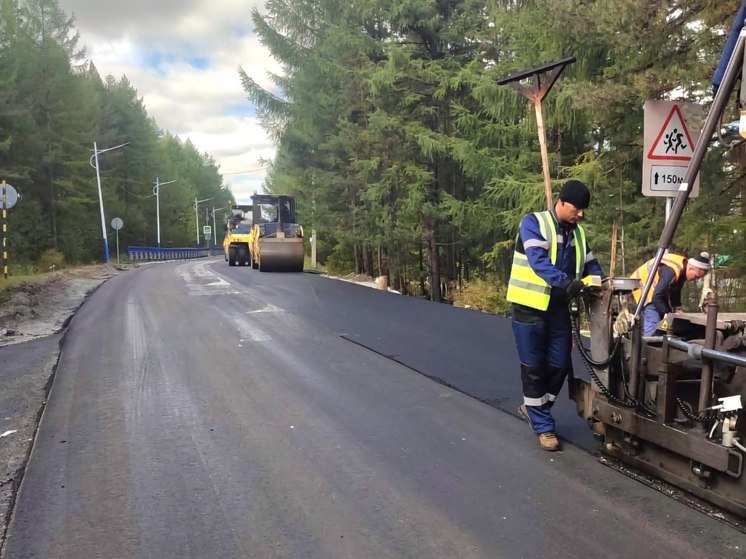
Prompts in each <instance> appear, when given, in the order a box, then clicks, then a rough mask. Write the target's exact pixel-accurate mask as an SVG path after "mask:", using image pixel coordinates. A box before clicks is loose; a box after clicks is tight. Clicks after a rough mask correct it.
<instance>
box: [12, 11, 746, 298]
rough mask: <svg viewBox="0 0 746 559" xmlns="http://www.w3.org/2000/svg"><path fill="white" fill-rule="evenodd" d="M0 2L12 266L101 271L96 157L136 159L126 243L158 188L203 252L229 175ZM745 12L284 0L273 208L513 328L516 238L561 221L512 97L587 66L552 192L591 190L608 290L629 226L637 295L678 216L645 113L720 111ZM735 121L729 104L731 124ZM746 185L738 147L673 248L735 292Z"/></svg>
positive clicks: (708, 173) (261, 29)
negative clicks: (647, 151)
mask: <svg viewBox="0 0 746 559" xmlns="http://www.w3.org/2000/svg"><path fill="white" fill-rule="evenodd" d="M0 1H1V4H0V5H1V6H2V10H1V11H0V26H2V29H1V30H0V31H1V32H2V34H1V35H0V173H1V174H2V177H0V178H4V179H6V180H7V181H8V182H9V183H11V184H13V185H14V187H15V188H16V189H17V190H18V191H19V192H20V193H21V195H22V199H21V201H20V202H19V204H18V205H17V206H16V207H15V208H14V209H13V210H11V211H12V217H11V225H12V226H11V228H10V235H9V238H10V244H11V246H12V250H13V254H14V260H15V261H16V262H34V261H36V260H38V259H39V257H40V256H41V255H42V254H44V253H45V251H47V250H50V249H52V250H55V251H59V252H60V253H61V254H63V255H64V257H65V259H66V260H68V261H70V262H88V261H91V260H100V259H101V257H102V249H101V229H100V228H101V223H100V218H99V207H98V199H97V190H96V181H95V172H94V170H93V169H92V168H91V166H90V163H89V160H90V157H91V155H92V148H93V142H94V141H95V142H97V145H98V146H99V148H100V149H103V148H106V147H110V146H115V145H119V144H122V143H125V142H129V143H128V145H127V146H126V147H124V148H122V149H117V150H114V151H111V152H107V153H105V154H103V155H102V156H101V157H100V169H101V177H102V185H103V197H104V203H105V207H106V216H107V221H110V220H111V218H112V217H115V216H117V217H121V218H122V219H123V220H124V223H125V226H124V229H123V230H122V231H121V234H120V242H121V243H122V244H123V245H124V246H127V245H132V244H138V245H139V244H142V245H152V244H154V242H155V236H156V230H155V229H156V225H155V211H156V209H155V200H154V198H153V191H152V189H153V183H154V181H155V179H156V177H159V178H160V180H161V181H167V180H176V183H174V184H172V185H169V186H168V187H166V188H164V189H163V190H162V192H161V210H162V211H161V237H162V241H163V245H164V246H168V245H171V246H179V245H181V246H190V245H192V244H193V243H194V236H195V230H194V227H195V223H194V207H193V203H194V199H195V197H198V198H200V199H203V198H213V199H214V200H215V206H216V207H219V206H225V205H227V204H228V203H229V200H230V199H231V193H230V191H229V190H228V189H227V188H225V186H224V185H223V181H222V177H221V175H220V173H219V169H218V167H217V165H216V164H215V162H214V161H213V160H212V159H211V157H210V156H209V155H207V154H204V153H200V152H199V151H198V150H197V149H196V148H195V147H194V146H193V145H192V144H190V143H189V142H186V143H182V142H181V141H180V140H179V139H178V138H176V137H174V136H172V135H170V134H169V133H167V132H164V131H162V130H160V129H159V127H158V125H157V123H156V122H155V121H154V120H153V118H151V117H150V116H148V114H147V112H146V110H145V107H144V105H143V102H142V100H141V99H140V98H139V97H138V93H137V90H136V86H135V85H134V84H131V83H130V82H129V81H128V80H127V78H126V77H119V78H114V77H112V76H108V77H105V78H102V77H101V76H100V75H99V74H98V72H97V71H96V68H95V61H91V60H88V59H87V58H86V54H85V51H84V49H83V48H82V47H81V38H80V37H79V36H78V34H77V33H76V31H75V28H74V20H73V19H72V18H71V17H69V16H68V15H67V14H65V13H64V12H63V11H62V10H61V9H60V8H59V6H58V4H57V2H56V0H25V1H20V0H0ZM739 4H740V2H739V0H354V1H353V2H349V1H347V2H340V1H339V0H313V1H310V0H268V1H267V2H266V4H265V5H264V6H263V8H262V9H261V10H254V12H253V13H252V14H251V16H250V17H251V19H252V21H253V24H254V27H255V30H256V32H257V33H258V35H259V38H260V39H261V41H262V43H263V44H264V45H265V46H266V47H267V48H268V50H269V51H270V52H271V54H272V56H273V57H274V58H275V59H276V60H277V61H279V62H280V64H281V68H282V71H281V72H279V73H277V74H276V75H273V76H271V78H272V80H273V82H274V87H273V88H272V89H270V90H265V89H262V88H261V87H260V86H259V85H258V82H259V81H260V80H259V79H258V76H251V75H248V74H247V73H245V72H244V71H243V70H240V69H239V72H238V74H237V76H236V79H240V80H241V81H242V83H243V86H244V88H245V90H246V92H247V103H249V102H251V103H253V104H254V105H255V106H256V107H257V108H258V112H259V115H260V118H261V122H262V124H263V125H264V126H265V128H266V129H267V131H268V132H269V133H270V134H271V136H272V138H273V139H274V140H275V142H276V145H277V154H276V156H275V159H274V160H273V161H272V164H271V166H270V169H269V174H268V176H267V180H266V189H267V190H269V191H272V192H276V193H281V194H292V195H295V196H296V197H297V198H298V208H299V216H300V221H301V223H302V224H303V225H304V227H305V228H306V230H307V231H310V230H311V229H315V230H316V232H317V240H318V256H319V260H320V261H321V262H322V263H323V264H326V265H327V266H328V267H329V268H330V269H332V270H336V271H343V272H349V271H355V272H358V273H363V274H366V275H370V276H379V275H388V276H389V277H390V283H391V285H392V286H394V287H396V288H398V289H401V290H403V291H405V292H408V293H412V294H418V295H424V296H427V297H430V298H432V299H434V300H440V301H452V300H453V298H454V297H455V295H456V293H457V292H458V291H459V288H460V287H461V286H463V285H465V284H467V283H471V284H474V283H475V282H486V283H487V284H488V285H489V286H490V290H491V293H492V297H493V300H494V301H496V303H495V304H494V305H493V306H495V307H499V301H501V300H502V298H501V296H500V294H501V289H502V286H504V284H505V281H506V279H507V275H508V271H509V267H510V258H511V248H512V244H513V242H514V239H515V234H516V230H517V225H518V222H519V220H520V218H521V217H522V215H523V214H524V213H525V212H527V211H531V210H540V209H543V208H544V206H545V202H544V193H543V177H542V165H541V157H540V150H539V141H538V136H537V129H536V119H535V115H534V109H533V106H532V104H531V103H530V102H528V101H527V100H526V99H525V98H524V97H523V96H521V95H520V94H519V93H518V92H516V91H515V90H514V89H512V88H510V87H507V86H500V85H497V82H498V80H499V79H500V78H502V77H505V76H507V75H510V74H513V73H515V72H518V71H522V70H526V69H529V68H534V67H537V66H540V65H542V64H546V63H548V62H552V61H555V60H560V59H562V58H565V57H568V56H573V57H575V59H576V61H575V62H574V63H572V64H570V65H569V66H567V68H566V69H565V70H564V72H563V73H562V75H561V77H560V78H559V80H558V81H557V83H556V84H555V85H554V87H553V89H552V90H551V92H550V94H549V95H548V96H547V98H546V99H545V101H544V103H543V105H544V118H545V121H546V129H547V140H548V147H549V164H550V169H551V176H552V181H553V188H554V191H555V192H557V191H558V190H559V187H560V185H561V184H562V182H563V181H564V180H566V179H568V178H571V177H574V178H579V179H581V180H583V181H585V182H586V183H587V184H588V185H589V186H590V188H591V190H592V193H593V202H592V206H591V208H590V210H589V212H588V215H587V220H586V227H587V229H588V231H589V236H590V240H591V246H592V248H593V251H594V253H595V254H596V255H597V256H598V257H599V259H600V261H601V262H602V264H603V265H604V267H605V268H607V269H608V268H609V264H610V263H609V256H610V254H611V231H612V226H613V224H614V223H616V225H617V227H618V230H619V236H618V246H617V255H618V258H617V262H616V266H615V268H616V273H617V274H620V273H627V274H628V273H630V272H631V271H632V270H633V269H634V268H635V267H636V266H637V265H639V264H640V263H641V262H642V261H643V260H644V259H645V258H646V257H648V256H649V255H651V254H652V253H653V252H654V250H655V247H656V242H657V240H658V237H659V234H660V232H661V230H662V228H663V222H664V215H665V211H664V207H665V200H664V199H662V198H645V197H643V196H642V194H641V175H642V161H643V149H642V145H643V103H644V102H645V101H646V100H648V99H684V100H687V101H692V102H698V103H701V104H703V105H705V106H707V105H708V104H709V103H711V101H712V87H711V85H710V79H711V76H712V73H713V70H714V68H715V66H716V65H717V62H718V59H719V57H720V55H721V52H722V49H723V46H724V43H725V37H726V35H727V32H728V29H729V27H730V25H731V22H732V20H733V18H734V16H735V13H736V11H737V9H738V7H739ZM246 17H247V18H248V17H249V14H246ZM737 118H738V110H737V106H736V95H735V94H734V96H733V102H731V103H730V104H729V106H728V113H727V114H726V115H725V117H724V119H723V123H724V124H725V123H727V122H731V121H733V120H737ZM745 170H746V151H745V149H744V146H743V144H737V143H734V142H733V141H732V139H727V138H723V139H720V138H714V139H713V141H712V142H711V145H710V149H709V150H708V153H707V156H706V158H705V162H704V166H703V168H702V172H701V187H700V196H699V198H697V199H696V200H693V201H691V202H689V203H688V205H687V208H686V211H685V213H684V217H683V220H682V223H681V224H680V226H679V228H678V231H677V234H676V237H675V246H674V248H675V249H677V250H681V251H686V252H688V253H692V252H695V251H698V250H700V249H705V250H709V251H711V252H712V253H714V254H719V255H727V256H729V257H730V259H729V260H728V261H727V268H726V270H725V273H724V274H723V277H727V276H728V275H729V276H731V277H734V276H740V275H743V272H744V271H746V251H744V248H743V247H744V242H743V236H744V231H745V230H746V180H744V174H745V173H744V171H745ZM107 225H108V224H107ZM732 285H736V286H738V284H737V283H733V284H732ZM732 285H731V287H732Z"/></svg>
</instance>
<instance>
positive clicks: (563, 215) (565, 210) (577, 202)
mask: <svg viewBox="0 0 746 559" xmlns="http://www.w3.org/2000/svg"><path fill="white" fill-rule="evenodd" d="M590 203H591V193H590V192H589V190H588V187H587V186H585V185H584V184H583V183H582V182H580V181H579V180H575V179H570V180H569V181H567V182H566V183H565V184H564V185H563V186H562V190H560V193H559V198H558V199H557V203H556V204H555V205H554V212H555V213H556V214H557V218H558V219H559V220H560V221H564V222H565V223H572V224H575V223H577V222H578V221H580V220H581V219H583V217H584V216H585V209H586V208H587V207H588V206H589V205H590Z"/></svg>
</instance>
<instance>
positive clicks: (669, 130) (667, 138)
mask: <svg viewBox="0 0 746 559" xmlns="http://www.w3.org/2000/svg"><path fill="white" fill-rule="evenodd" d="M693 154H694V142H693V141H692V137H691V136H690V135H689V130H687V127H686V122H684V118H683V117H682V116H681V111H680V110H679V106H678V105H674V106H673V108H672V109H671V112H670V113H669V115H668V118H666V121H665V122H664V123H663V127H662V128H661V130H660V132H658V135H657V136H656V138H655V141H654V142H653V147H651V148H650V151H649V152H648V159H663V160H668V161H689V160H690V159H691V158H692V155H693Z"/></svg>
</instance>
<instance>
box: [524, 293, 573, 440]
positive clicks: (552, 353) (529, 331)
mask: <svg viewBox="0 0 746 559" xmlns="http://www.w3.org/2000/svg"><path fill="white" fill-rule="evenodd" d="M571 328H572V327H571V325H570V311H569V309H568V307H567V302H566V301H558V302H554V301H552V302H551V303H550V305H549V308H548V309H547V310H546V311H539V310H536V309H531V308H528V307H524V306H522V305H513V334H514V335H515V345H516V348H517V349H518V357H519V358H520V360H521V380H522V381H523V403H524V404H525V405H526V410H527V411H528V417H529V419H530V421H531V428H532V429H533V430H534V432H535V433H537V434H538V433H553V432H554V430H555V426H554V418H553V417H552V413H551V409H552V405H553V404H554V401H555V400H556V399H557V395H558V394H559V392H560V390H561V389H562V385H563V384H564V382H565V379H566V378H567V375H568V374H569V373H570V371H571V370H572V361H571V358H570V352H571V351H572V329H571Z"/></svg>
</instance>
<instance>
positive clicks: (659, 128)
mask: <svg viewBox="0 0 746 559" xmlns="http://www.w3.org/2000/svg"><path fill="white" fill-rule="evenodd" d="M702 115H703V111H702V106H701V105H697V104H695V103H688V102H685V101H646V102H645V134H644V137H645V139H644V144H643V150H644V154H645V159H644V160H643V164H642V194H643V196H661V197H666V198H668V200H667V202H666V221H668V218H669V215H670V213H671V198H673V197H675V196H676V194H678V192H679V190H684V191H686V189H687V187H688V185H687V184H686V183H684V176H685V174H686V170H687V168H688V167H689V162H690V161H691V159H692V155H693V154H694V146H695V145H696V143H697V141H698V140H699V132H700V131H699V126H700V123H701V120H702ZM698 195H699V175H697V177H696V178H695V179H694V185H693V187H692V191H691V193H690V195H689V197H690V198H696V197H697V196H698Z"/></svg>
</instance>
